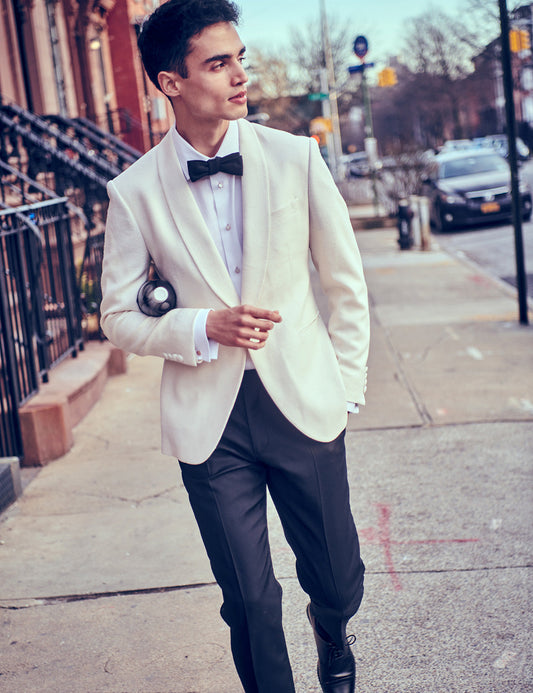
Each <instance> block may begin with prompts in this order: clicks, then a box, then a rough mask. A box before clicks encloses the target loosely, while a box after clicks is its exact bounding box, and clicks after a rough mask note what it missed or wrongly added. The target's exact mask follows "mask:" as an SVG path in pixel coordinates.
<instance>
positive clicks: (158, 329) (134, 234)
mask: <svg viewBox="0 0 533 693" xmlns="http://www.w3.org/2000/svg"><path fill="white" fill-rule="evenodd" d="M108 193H109V200H110V201H109V210H108V214H107V222H106V231H105V244H104V260H103V269H102V280H101V281H102V303H101V326H102V330H103V332H104V334H105V335H106V337H107V338H108V339H109V341H111V342H112V343H113V344H115V345H116V346H118V347H120V348H121V349H124V350H125V351H129V352H132V353H134V354H138V355H140V356H147V355H152V356H160V357H162V358H165V359H169V360H172V361H176V362H178V363H183V364H185V365H189V366H196V365H197V362H198V361H197V356H196V352H195V348H194V321H195V318H196V315H197V314H198V310H197V309H192V308H180V307H179V296H178V306H177V307H176V308H175V309H174V310H171V311H169V312H168V313H166V315H164V316H162V317H158V318H154V317H149V316H147V315H145V314H144V313H142V312H141V311H140V310H139V307H138V306H137V293H138V291H139V288H140V287H141V285H142V284H143V282H144V281H145V280H146V278H147V275H148V267H149V263H150V255H149V253H148V250H147V248H146V244H145V242H144V239H143V236H142V233H141V231H140V229H139V226H138V224H137V222H136V220H135V218H134V216H133V214H132V212H131V209H130V208H129V206H128V204H127V202H126V200H125V199H124V198H123V196H122V195H121V194H120V192H119V191H118V190H117V187H116V185H115V184H114V183H113V181H111V182H110V183H109V184H108Z"/></svg>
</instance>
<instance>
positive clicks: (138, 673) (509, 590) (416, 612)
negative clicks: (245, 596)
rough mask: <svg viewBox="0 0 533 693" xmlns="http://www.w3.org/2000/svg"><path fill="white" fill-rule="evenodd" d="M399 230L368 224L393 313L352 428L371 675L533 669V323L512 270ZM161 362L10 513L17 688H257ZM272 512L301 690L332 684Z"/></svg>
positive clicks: (463, 677) (112, 397)
mask: <svg viewBox="0 0 533 693" xmlns="http://www.w3.org/2000/svg"><path fill="white" fill-rule="evenodd" d="M396 236H397V231H396V230H395V229H394V228H390V229H380V230H368V231H361V232H358V233H357V239H358V242H359V245H360V248H361V252H362V255H363V261H364V265H365V271H366V276H367V280H368V284H369V290H370V297H371V305H372V327H373V330H372V347H371V358H370V362H369V386H368V402H367V406H366V407H364V408H363V409H362V410H361V413H360V414H359V415H358V416H353V417H351V418H350V425H349V431H348V435H347V446H348V459H349V474H350V483H351V489H352V506H353V511H354V516H355V518H356V522H357V525H358V528H359V533H360V539H361V544H362V552H363V557H364V560H365V563H366V565H367V583H366V597H365V600H364V602H363V607H362V609H361V610H360V612H359V614H358V615H357V616H356V617H355V618H354V619H353V621H352V623H351V630H353V631H354V632H355V633H356V634H357V647H356V657H357V662H358V684H357V691H358V692H361V693H444V692H446V693H450V692H451V693H465V692H468V693H525V692H527V691H533V676H532V671H531V661H530V658H528V655H529V654H530V653H529V641H530V640H529V631H530V627H531V623H530V615H529V612H530V601H531V599H530V594H531V591H530V589H528V582H527V581H528V577H529V578H531V548H530V547H531V508H532V507H533V505H532V493H531V462H532V459H533V425H532V422H533V328H532V327H522V326H519V324H518V318H517V300H516V295H515V294H514V293H513V292H512V291H511V290H510V289H508V288H506V287H505V286H503V285H502V284H501V283H500V282H498V281H496V280H493V279H491V278H490V277H488V276H487V275H486V274H484V273H483V272H481V271H480V270H478V269H477V268H475V267H474V266H472V265H470V264H464V263H463V262H462V261H459V260H457V259H456V258H453V257H451V256H449V255H448V254H446V253H444V252H442V251H441V250H439V249H438V247H437V246H434V247H433V249H432V250H430V251H428V252H424V253H422V252H419V251H416V250H411V251H404V252H401V251H399V250H398V246H397V243H396ZM160 370H161V363H160V361H158V360H157V359H152V358H146V359H140V358H137V357H134V358H130V359H129V367H128V372H127V374H125V375H119V376H116V377H114V378H113V379H111V380H110V381H109V382H108V384H107V385H106V389H105V392H104V395H103V397H102V399H101V400H100V402H99V403H98V404H97V405H96V406H95V407H94V409H93V410H92V411H91V412H90V414H89V415H88V416H87V417H86V418H85V419H84V420H83V421H82V422H81V423H80V424H79V425H78V426H77V428H76V429H75V444H74V447H73V448H72V450H71V451H70V452H69V453H68V454H67V455H65V456H64V457H62V458H60V459H59V460H56V461H55V462H52V463H51V464H49V465H48V466H47V467H45V468H43V469H42V470H41V471H40V472H39V473H38V474H37V475H36V476H35V478H33V480H32V481H31V483H29V485H28V486H27V487H26V489H25V491H24V494H23V496H22V497H21V498H20V499H19V500H18V501H17V503H15V504H14V505H13V506H12V507H11V508H10V509H9V510H8V511H6V512H5V513H4V514H3V515H2V516H0V613H1V616H2V623H3V628H2V631H1V636H0V637H1V640H0V648H1V652H2V655H1V657H0V690H2V691H4V690H5V691H6V693H104V692H105V693H238V691H240V690H241V688H240V685H239V682H238V679H237V677H236V674H235V673H234V671H233V664H232V661H231V655H230V650H229V642H228V632H227V628H226V626H225V625H224V623H223V622H222V620H221V619H220V618H219V616H218V609H219V607H220V593H219V589H218V587H217V586H216V585H214V583H213V578H212V575H211V572H210V569H209V564H208V562H207V559H206V558H205V556H204V550H203V546H202V545H201V542H200V539H199V534H198V531H197V529H196V525H195V522H194V519H193V517H192V513H191V511H190V509H189V506H188V502H187V499H186V494H185V492H184V489H183V488H182V486H181V482H180V481H179V477H178V467H177V464H176V462H175V461H174V460H172V459H171V458H166V457H163V456H162V455H161V454H160V452H159V399H158V381H159V374H160ZM25 474H26V475H27V472H25ZM271 519H272V529H271V540H272V544H273V551H274V562H275V567H276V572H277V575H278V577H279V579H280V582H281V584H282V586H283V589H284V599H285V615H286V630H287V637H288V644H289V648H290V653H291V660H292V662H293V668H294V672H295V679H296V687H297V691H298V693H319V691H320V689H319V686H318V682H317V680H316V674H315V660H316V653H315V650H314V645H313V641H312V636H311V632H310V629H309V626H308V624H307V621H306V617H305V605H306V602H307V599H306V596H305V595H304V594H303V593H302V592H301V590H300V589H299V587H298V583H297V580H296V577H295V571H294V565H293V563H294V562H293V558H292V554H291V553H290V550H289V549H288V547H287V545H286V543H285V541H284V538H283V534H282V531H281V529H280V526H279V523H278V521H277V518H276V517H275V515H274V514H273V513H271ZM528 659H529V661H528Z"/></svg>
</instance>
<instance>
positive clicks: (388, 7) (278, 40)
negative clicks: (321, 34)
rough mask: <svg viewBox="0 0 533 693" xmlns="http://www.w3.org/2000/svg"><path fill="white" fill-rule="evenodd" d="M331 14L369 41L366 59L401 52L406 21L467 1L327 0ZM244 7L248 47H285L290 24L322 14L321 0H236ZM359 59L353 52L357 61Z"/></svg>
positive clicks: (243, 30)
mask: <svg viewBox="0 0 533 693" xmlns="http://www.w3.org/2000/svg"><path fill="white" fill-rule="evenodd" d="M325 3H326V10H327V13H328V16H329V15H332V16H333V17H338V18H339V19H341V20H342V21H347V22H349V24H350V26H351V27H353V32H352V33H353V37H354V38H355V37H356V36H357V35H359V34H362V35H364V36H365V37H366V38H367V40H368V43H369V51H368V55H367V57H366V60H367V61H372V60H374V59H375V60H383V59H384V58H385V57H386V56H387V55H399V54H400V53H401V46H402V38H403V34H404V32H405V29H404V27H403V24H404V20H406V19H408V18H410V17H416V16H418V15H420V14H422V13H423V12H426V11H428V10H429V9H431V8H432V7H433V8H435V7H437V8H438V7H441V8H443V9H444V10H445V11H446V12H447V13H450V14H453V13H454V12H455V10H456V9H457V7H458V6H459V5H462V6H464V0H408V1H407V2H406V1H405V0H325ZM237 4H238V5H239V7H240V8H241V13H242V14H241V21H240V27H239V32H240V35H241V37H242V39H243V41H244V43H245V44H246V46H247V48H259V49H260V48H266V47H271V48H276V47H277V46H282V45H283V44H284V43H285V42H286V39H287V37H288V35H289V33H290V29H291V27H298V26H299V25H302V24H303V25H304V26H305V25H306V24H307V22H308V21H310V20H314V19H317V20H318V17H319V14H320V0H237ZM358 62H359V60H358V58H356V57H355V55H354V64H358Z"/></svg>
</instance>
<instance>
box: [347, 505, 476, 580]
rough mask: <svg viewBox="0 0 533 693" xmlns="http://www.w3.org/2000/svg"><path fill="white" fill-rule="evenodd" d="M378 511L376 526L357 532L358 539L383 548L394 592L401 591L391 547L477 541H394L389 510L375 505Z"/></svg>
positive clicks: (387, 506)
mask: <svg viewBox="0 0 533 693" xmlns="http://www.w3.org/2000/svg"><path fill="white" fill-rule="evenodd" d="M376 508H377V511H378V526H377V529H376V528H375V527H368V528H365V529H360V530H358V533H359V537H360V539H361V540H362V543H365V544H377V545H378V546H381V547H382V548H383V553H384V558H385V566H386V569H387V573H388V574H389V577H390V579H391V581H392V586H393V587H394V589H395V590H401V589H402V583H401V582H400V578H399V576H398V573H397V572H396V569H395V567H394V560H393V556H392V547H393V546H397V545H401V544H450V543H451V544H465V543H469V542H475V541H479V539H410V540H408V541H394V540H393V539H392V538H391V530H390V518H391V508H390V506H389V505H385V504H384V503H376Z"/></svg>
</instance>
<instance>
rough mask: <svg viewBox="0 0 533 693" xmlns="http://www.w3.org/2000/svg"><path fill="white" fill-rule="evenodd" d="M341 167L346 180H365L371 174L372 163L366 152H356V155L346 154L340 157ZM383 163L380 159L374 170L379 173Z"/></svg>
mask: <svg viewBox="0 0 533 693" xmlns="http://www.w3.org/2000/svg"><path fill="white" fill-rule="evenodd" d="M339 165H340V167H341V172H342V175H343V177H344V178H363V177H364V176H369V175H370V173H371V168H370V161H369V159H368V155H367V153H366V152H355V153H354V154H344V155H343V156H341V157H339ZM381 168H382V163H381V161H380V160H379V159H378V160H377V161H376V163H375V165H374V169H375V170H376V171H379V170H380V169H381Z"/></svg>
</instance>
